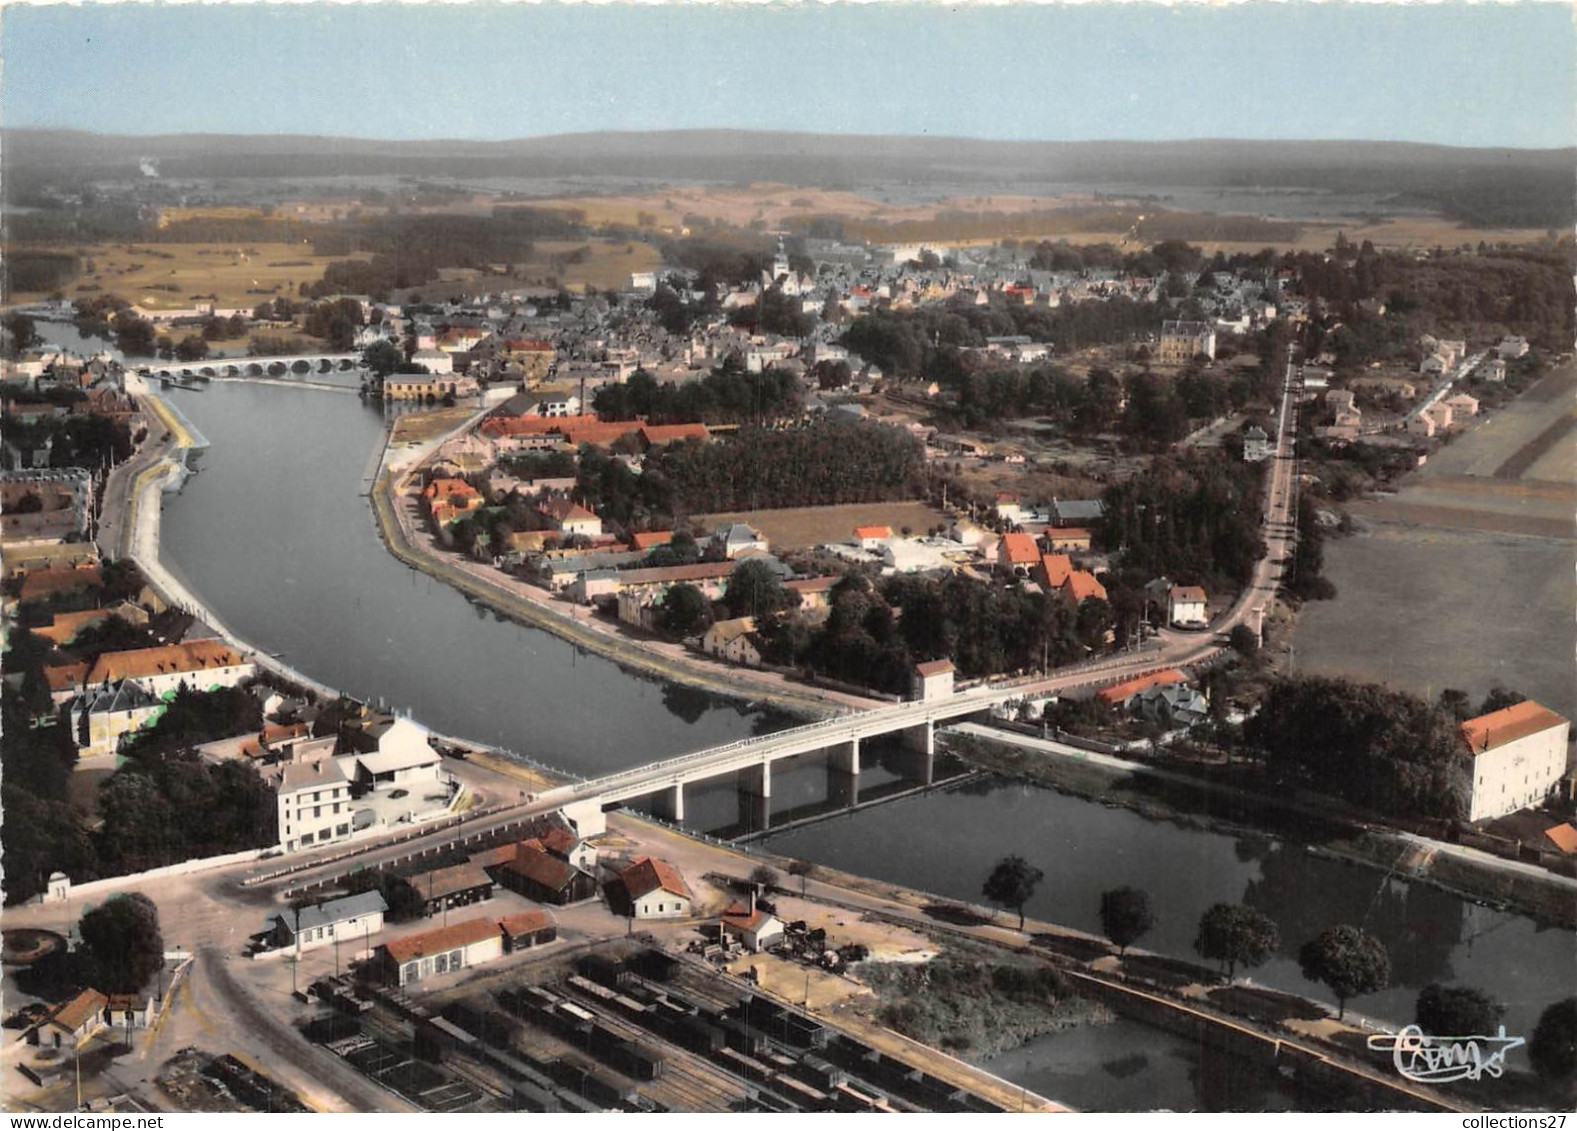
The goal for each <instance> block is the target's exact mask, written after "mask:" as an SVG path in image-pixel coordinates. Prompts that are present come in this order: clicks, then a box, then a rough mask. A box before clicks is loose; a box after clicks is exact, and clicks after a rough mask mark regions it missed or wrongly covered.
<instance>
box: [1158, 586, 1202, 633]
mask: <svg viewBox="0 0 1577 1131" xmlns="http://www.w3.org/2000/svg"><path fill="white" fill-rule="evenodd" d="M1205 603H1206V597H1205V591H1204V590H1203V589H1202V588H1200V587H1199V586H1197V585H1174V586H1172V588H1171V589H1169V590H1168V591H1167V594H1166V620H1167V623H1168V624H1175V625H1181V626H1183V627H1185V628H1194V627H1198V626H1199V625H1203V624H1207V623H1208V622H1209V617H1208V616H1207V614H1206V613H1205Z"/></svg>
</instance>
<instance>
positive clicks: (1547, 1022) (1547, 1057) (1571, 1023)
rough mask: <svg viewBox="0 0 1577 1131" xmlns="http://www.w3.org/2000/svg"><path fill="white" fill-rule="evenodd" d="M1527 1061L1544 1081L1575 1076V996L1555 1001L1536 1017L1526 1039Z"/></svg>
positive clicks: (1576, 998) (1576, 1043) (1576, 1013)
mask: <svg viewBox="0 0 1577 1131" xmlns="http://www.w3.org/2000/svg"><path fill="white" fill-rule="evenodd" d="M1528 1059H1529V1060H1531V1061H1532V1062H1533V1069H1534V1071H1535V1072H1537V1073H1538V1074H1539V1075H1540V1076H1543V1077H1545V1078H1546V1079H1549V1080H1570V1079H1571V1078H1572V1077H1573V1076H1577V997H1569V998H1565V999H1564V1000H1562V1001H1558V1002H1556V1003H1555V1004H1554V1005H1551V1006H1549V1007H1548V1008H1546V1009H1545V1010H1544V1012H1543V1013H1541V1014H1539V1023H1538V1024H1537V1025H1535V1026H1534V1027H1533V1036H1532V1037H1531V1038H1529V1040H1528Z"/></svg>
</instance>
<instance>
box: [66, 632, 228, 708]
mask: <svg viewBox="0 0 1577 1131" xmlns="http://www.w3.org/2000/svg"><path fill="white" fill-rule="evenodd" d="M256 671H257V669H256V668H255V667H254V666H253V665H252V662H251V661H250V660H248V659H246V658H245V657H244V656H242V655H241V653H240V652H238V651H236V650H235V649H234V648H232V647H230V645H228V644H226V643H225V642H224V641H223V640H217V639H205V640H188V641H186V642H185V643H182V644H166V645H163V646H162V647H158V648H134V649H132V650H131V651H128V652H105V653H104V654H103V655H101V656H100V657H99V658H98V659H97V660H96V661H95V662H94V664H93V666H92V667H91V668H89V669H88V673H87V678H86V680H85V683H86V685H87V686H88V687H103V686H106V685H108V684H111V683H118V682H119V681H121V680H125V679H129V680H131V681H132V682H134V683H136V684H137V685H138V686H139V687H141V688H142V689H143V690H144V691H146V692H147V693H148V694H149V695H152V696H154V697H155V698H163V697H165V696H166V695H167V694H168V693H169V692H173V691H175V690H176V688H178V687H180V686H181V684H183V683H184V684H185V685H186V686H187V688H188V689H190V690H192V691H214V690H217V689H218V688H221V687H234V686H236V684H238V683H240V682H241V681H242V680H243V679H246V678H247V677H248V676H251V675H253V674H255V673H256Z"/></svg>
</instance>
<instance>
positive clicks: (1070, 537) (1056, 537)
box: [1046, 526, 1091, 545]
mask: <svg viewBox="0 0 1577 1131" xmlns="http://www.w3.org/2000/svg"><path fill="white" fill-rule="evenodd" d="M1046 537H1047V538H1049V539H1051V541H1052V544H1053V545H1055V544H1056V543H1058V542H1088V541H1089V540H1090V538H1091V535H1090V532H1089V531H1088V530H1086V529H1084V527H1082V526H1064V527H1062V528H1060V529H1057V530H1048V531H1046Z"/></svg>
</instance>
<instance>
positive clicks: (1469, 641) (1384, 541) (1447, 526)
mask: <svg viewBox="0 0 1577 1131" xmlns="http://www.w3.org/2000/svg"><path fill="white" fill-rule="evenodd" d="M1574 389H1577V371H1574V370H1573V369H1572V368H1570V367H1568V368H1566V369H1564V370H1561V371H1557V372H1556V373H1554V374H1551V375H1550V376H1548V377H1546V378H1545V379H1544V380H1543V381H1542V382H1540V384H1538V385H1536V386H1535V387H1534V388H1533V389H1531V390H1529V391H1528V392H1527V393H1526V394H1524V395H1523V396H1522V397H1521V398H1519V399H1518V400H1517V401H1515V402H1513V403H1512V404H1511V405H1509V406H1507V407H1506V408H1505V409H1503V410H1502V411H1501V412H1500V413H1498V414H1496V415H1495V416H1493V417H1491V418H1490V419H1489V420H1486V421H1485V422H1483V423H1482V424H1480V425H1479V426H1478V427H1476V428H1475V429H1473V430H1472V431H1471V432H1469V433H1468V434H1466V435H1464V436H1461V437H1459V438H1458V439H1457V440H1456V441H1454V442H1453V443H1451V444H1449V445H1447V446H1446V447H1445V448H1444V449H1442V450H1441V451H1440V452H1439V453H1437V454H1436V455H1435V456H1433V457H1432V458H1431V459H1430V461H1429V463H1428V465H1427V466H1426V467H1425V468H1424V469H1423V470H1422V471H1420V472H1419V473H1418V474H1416V475H1414V476H1413V477H1411V478H1410V479H1409V480H1408V481H1407V483H1406V484H1405V485H1404V486H1403V488H1402V490H1401V491H1400V492H1398V493H1397V494H1396V495H1391V496H1384V497H1381V498H1377V499H1370V500H1365V501H1363V502H1361V503H1358V504H1356V505H1354V506H1353V507H1352V508H1351V510H1352V513H1353V515H1354V517H1355V518H1357V519H1358V521H1359V524H1360V526H1361V527H1362V533H1360V534H1358V535H1356V536H1354V537H1351V538H1344V539H1339V540H1333V541H1331V542H1328V543H1327V544H1326V547H1325V562H1326V569H1325V573H1326V576H1328V577H1329V578H1330V579H1331V581H1333V582H1334V583H1335V584H1336V587H1337V590H1338V596H1337V598H1336V599H1335V600H1334V601H1317V602H1311V603H1310V604H1308V605H1307V606H1305V607H1304V609H1303V612H1302V613H1301V614H1300V616H1299V620H1298V628H1297V640H1296V649H1297V651H1296V658H1297V662H1298V666H1299V667H1300V668H1302V669H1304V670H1308V671H1316V672H1323V673H1326V674H1330V675H1344V676H1349V677H1352V678H1356V679H1364V680H1383V681H1385V682H1389V683H1392V684H1394V685H1395V686H1397V687H1400V688H1404V689H1406V690H1409V691H1413V692H1416V693H1418V694H1420V695H1426V696H1430V697H1433V696H1435V695H1438V694H1439V693H1440V691H1441V689H1442V688H1445V687H1456V688H1460V689H1462V690H1464V691H1467V692H1468V694H1469V695H1470V696H1472V697H1474V698H1475V699H1477V698H1479V697H1482V696H1483V695H1484V694H1485V693H1486V692H1487V691H1488V690H1489V688H1490V687H1491V686H1492V685H1493V684H1495V683H1500V684H1503V685H1505V686H1507V687H1513V688H1516V689H1517V690H1520V691H1522V692H1523V693H1524V694H1526V695H1530V696H1532V697H1533V698H1535V699H1537V700H1539V701H1540V702H1541V703H1544V704H1545V705H1546V706H1548V707H1550V708H1551V709H1553V710H1555V711H1558V712H1560V713H1562V714H1564V715H1567V716H1571V715H1572V713H1573V712H1574V711H1577V685H1574V684H1573V682H1572V678H1571V658H1572V655H1573V654H1574V652H1577V626H1574V625H1573V623H1572V620H1571V616H1570V615H1569V614H1570V610H1571V609H1572V608H1573V607H1577V582H1574V580H1573V575H1572V562H1573V559H1574V556H1577V523H1574V521H1573V514H1574V513H1577V457H1574V455H1573V453H1572V451H1571V448H1572V444H1571V442H1570V431H1569V429H1568V430H1567V431H1566V432H1564V433H1558V434H1557V435H1558V442H1554V443H1553V444H1552V443H1551V441H1550V440H1549V439H1548V436H1549V429H1550V427H1551V425H1552V424H1555V425H1559V423H1560V421H1561V420H1562V419H1563V417H1564V416H1565V415H1566V414H1567V413H1568V411H1569V410H1568V408H1567V406H1568V405H1569V403H1570V396H1571V393H1572V391H1573V390H1574ZM1530 455H1531V456H1532V457H1533V458H1531V459H1530V458H1529V456H1530ZM1562 610H1565V611H1564V612H1562Z"/></svg>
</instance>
